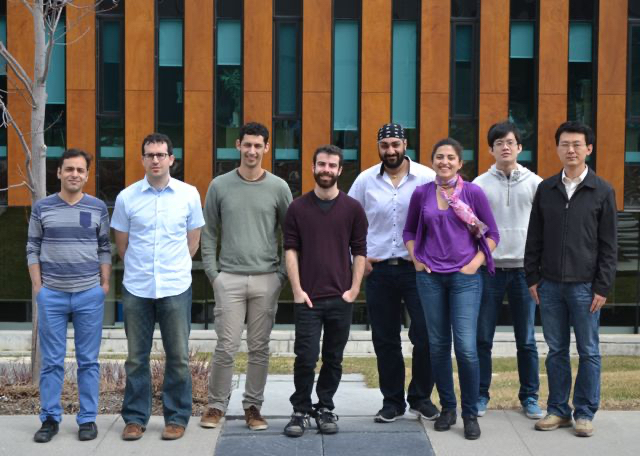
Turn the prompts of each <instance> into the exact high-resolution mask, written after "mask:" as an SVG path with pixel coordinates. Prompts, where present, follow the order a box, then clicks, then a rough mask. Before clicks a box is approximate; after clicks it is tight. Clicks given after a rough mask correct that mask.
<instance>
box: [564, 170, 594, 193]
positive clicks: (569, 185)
mask: <svg viewBox="0 0 640 456" xmlns="http://www.w3.org/2000/svg"><path fill="white" fill-rule="evenodd" d="M588 172H589V167H588V166H587V165H585V166H584V171H582V173H580V175H579V176H578V177H575V178H573V179H572V178H570V177H568V176H567V175H566V174H565V173H564V169H563V170H562V183H563V184H564V189H565V190H566V191H567V197H568V198H569V199H571V197H572V196H573V193H574V192H575V191H576V188H578V185H580V183H581V182H582V181H583V180H584V178H585V177H587V173H588Z"/></svg>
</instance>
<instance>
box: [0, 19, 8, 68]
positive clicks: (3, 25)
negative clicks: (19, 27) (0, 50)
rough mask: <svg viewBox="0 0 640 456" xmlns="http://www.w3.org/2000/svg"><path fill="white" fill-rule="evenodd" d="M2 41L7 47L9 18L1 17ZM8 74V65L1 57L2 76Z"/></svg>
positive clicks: (0, 33) (0, 39) (0, 31)
mask: <svg viewBox="0 0 640 456" xmlns="http://www.w3.org/2000/svg"><path fill="white" fill-rule="evenodd" d="M0 41H2V42H3V43H4V44H5V46H6V44H7V18H6V17H0ZM6 74H7V63H6V62H5V61H4V59H3V58H2V57H0V76H5V75H6Z"/></svg>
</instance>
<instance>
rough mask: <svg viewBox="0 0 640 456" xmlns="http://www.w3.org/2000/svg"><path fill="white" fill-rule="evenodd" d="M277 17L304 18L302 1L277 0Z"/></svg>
mask: <svg viewBox="0 0 640 456" xmlns="http://www.w3.org/2000/svg"><path fill="white" fill-rule="evenodd" d="M275 13H276V16H288V17H292V16H293V17H299V16H302V0H275Z"/></svg>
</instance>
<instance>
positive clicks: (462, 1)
mask: <svg viewBox="0 0 640 456" xmlns="http://www.w3.org/2000/svg"><path fill="white" fill-rule="evenodd" d="M478 6H479V5H478V1H477V0H451V17H478V10H479V8H478Z"/></svg>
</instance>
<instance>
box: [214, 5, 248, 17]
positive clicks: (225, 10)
mask: <svg viewBox="0 0 640 456" xmlns="http://www.w3.org/2000/svg"><path fill="white" fill-rule="evenodd" d="M216 17H217V18H220V19H223V18H224V19H238V20H239V19H242V0H216Z"/></svg>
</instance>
